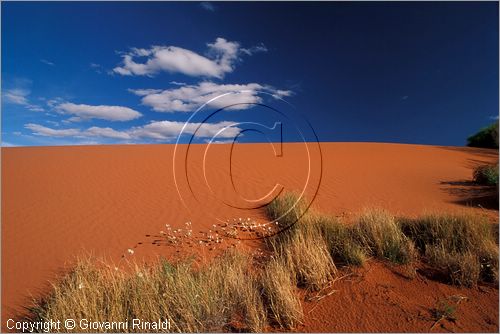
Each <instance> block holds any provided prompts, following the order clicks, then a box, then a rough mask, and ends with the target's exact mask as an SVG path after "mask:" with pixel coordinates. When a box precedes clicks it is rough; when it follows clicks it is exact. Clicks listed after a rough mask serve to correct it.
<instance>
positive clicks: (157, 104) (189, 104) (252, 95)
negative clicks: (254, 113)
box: [129, 82, 292, 112]
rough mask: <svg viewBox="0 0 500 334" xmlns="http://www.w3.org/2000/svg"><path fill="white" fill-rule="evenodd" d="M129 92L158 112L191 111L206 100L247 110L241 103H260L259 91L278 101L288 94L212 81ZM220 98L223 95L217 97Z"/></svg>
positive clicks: (264, 87)
mask: <svg viewBox="0 0 500 334" xmlns="http://www.w3.org/2000/svg"><path fill="white" fill-rule="evenodd" d="M129 91H131V92H132V93H134V94H136V95H138V96H142V100H141V101H142V103H143V104H144V105H147V106H149V107H151V108H152V109H153V110H155V111H159V112H176V111H180V112H190V111H195V110H196V109H197V108H198V107H200V106H201V105H203V104H204V103H207V102H209V101H211V102H210V103H209V104H208V106H209V107H211V108H223V107H227V106H231V105H232V106H231V107H229V108H228V109H233V110H234V109H247V108H250V107H252V106H251V105H247V104H245V103H261V102H262V96H261V95H259V92H266V93H269V94H271V95H273V96H274V97H275V98H282V97H285V96H290V95H291V94H292V92H291V91H288V90H279V89H275V88H273V87H271V86H267V85H261V84H258V83H249V84H241V85H240V84H216V83H213V82H201V83H199V84H197V85H185V86H180V87H178V88H174V89H167V90H163V91H159V90H157V89H153V90H149V89H135V90H134V89H131V90H129ZM228 93H229V94H228ZM224 94H227V95H224ZM221 95H224V96H222V97H221ZM217 97H219V98H217ZM216 98H217V99H216Z"/></svg>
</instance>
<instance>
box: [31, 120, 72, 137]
mask: <svg viewBox="0 0 500 334" xmlns="http://www.w3.org/2000/svg"><path fill="white" fill-rule="evenodd" d="M24 127H25V128H26V129H29V130H31V131H33V134H35V135H39V136H46V137H74V136H79V135H80V130H78V129H64V130H56V129H51V128H48V127H46V126H43V125H39V124H33V123H29V124H26V125H24Z"/></svg>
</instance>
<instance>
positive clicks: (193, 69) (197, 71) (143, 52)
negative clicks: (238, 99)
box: [113, 37, 267, 79]
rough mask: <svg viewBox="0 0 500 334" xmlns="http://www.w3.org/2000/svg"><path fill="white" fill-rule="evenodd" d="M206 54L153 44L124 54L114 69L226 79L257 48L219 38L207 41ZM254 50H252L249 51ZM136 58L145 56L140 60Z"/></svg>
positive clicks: (136, 72)
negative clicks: (121, 61)
mask: <svg viewBox="0 0 500 334" xmlns="http://www.w3.org/2000/svg"><path fill="white" fill-rule="evenodd" d="M207 47H208V50H207V54H206V56H204V55H200V54H198V53H196V52H194V51H191V50H188V49H184V48H181V47H177V46H152V47H151V48H149V49H139V48H132V49H131V50H130V51H129V52H127V53H124V54H123V63H122V64H121V66H117V67H115V68H114V69H113V72H115V73H118V74H120V75H145V76H153V75H155V74H157V73H159V72H162V71H163V72H169V73H182V74H185V75H188V76H192V77H211V78H219V79H221V78H223V77H224V75H225V74H226V73H230V72H232V71H233V70H234V66H235V64H236V62H237V61H238V60H239V59H240V55H241V54H246V55H252V54H253V53H255V52H256V51H257V50H259V51H264V50H267V49H265V47H264V46H263V45H261V46H259V47H257V49H255V47H254V48H250V49H243V48H241V46H240V44H239V43H238V42H231V41H228V40H226V39H225V38H221V37H219V38H217V39H216V40H215V41H214V42H213V43H208V44H207ZM250 50H253V51H250ZM137 58H146V60H145V62H137V61H136V60H137Z"/></svg>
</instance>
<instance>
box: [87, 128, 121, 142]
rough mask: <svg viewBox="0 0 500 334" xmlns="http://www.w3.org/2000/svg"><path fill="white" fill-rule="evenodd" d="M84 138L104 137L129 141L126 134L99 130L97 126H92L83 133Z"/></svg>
mask: <svg viewBox="0 0 500 334" xmlns="http://www.w3.org/2000/svg"><path fill="white" fill-rule="evenodd" d="M85 135H86V136H90V137H106V138H114V139H130V135H129V134H128V133H126V132H122V131H116V130H114V129H112V128H100V127H97V126H93V127H91V128H89V129H87V131H85Z"/></svg>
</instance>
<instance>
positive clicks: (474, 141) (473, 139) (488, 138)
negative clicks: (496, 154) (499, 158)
mask: <svg viewBox="0 0 500 334" xmlns="http://www.w3.org/2000/svg"><path fill="white" fill-rule="evenodd" d="M467 146H471V147H484V148H498V122H495V123H493V124H491V125H490V126H488V127H485V128H483V129H481V130H479V132H477V133H476V134H474V135H472V136H470V137H469V138H467Z"/></svg>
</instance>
